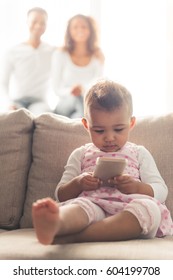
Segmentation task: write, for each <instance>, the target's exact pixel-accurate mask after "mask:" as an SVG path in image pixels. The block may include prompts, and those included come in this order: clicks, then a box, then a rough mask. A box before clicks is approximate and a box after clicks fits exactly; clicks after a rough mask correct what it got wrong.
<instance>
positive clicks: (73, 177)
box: [55, 147, 100, 201]
mask: <svg viewBox="0 0 173 280" xmlns="http://www.w3.org/2000/svg"><path fill="white" fill-rule="evenodd" d="M82 157H83V147H80V148H78V149H76V150H74V151H73V152H72V154H71V155H70V157H69V159H68V162H67V165H66V166H65V171H64V173H63V176H62V178H61V180H60V182H59V184H58V186H57V188H56V190H55V197H56V199H57V200H58V201H66V200H68V199H72V198H75V197H77V196H78V195H79V194H80V193H81V192H82V191H84V190H85V191H89V190H95V189H97V188H98V187H99V186H100V180H99V179H98V178H94V177H93V175H92V173H82V174H81V159H82Z"/></svg>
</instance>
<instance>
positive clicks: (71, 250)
mask: <svg viewBox="0 0 173 280" xmlns="http://www.w3.org/2000/svg"><path fill="white" fill-rule="evenodd" d="M11 244H13V245H11ZM0 248H1V250H0V260H109V261H110V260H173V237H172V236H166V237H164V238H153V239H136V240H128V241H118V242H86V243H74V244H54V245H46V246H45V245H42V244H40V243H39V242H38V240H37V239H36V236H35V232H34V229H18V230H13V231H8V232H5V233H1V234H0ZM24 248H25V249H24ZM111 278H112V279H113V277H110V279H111ZM120 278H121V277H120ZM120 278H119V277H118V278H116V277H115V279H120ZM144 278H145V277H144ZM19 279H20V278H19ZM57 279H58V278H57ZM59 279H61V277H60V278H59ZM62 279H63V277H62ZM87 279H89V278H87ZM124 279H126V277H125V278H124ZM127 279H128V278H127ZM134 279H135V277H134ZM136 279H138V277H137V278H136ZM139 279H142V277H141V278H139ZM148 279H150V278H148ZM152 279H153V278H152ZM159 279H160V278H159Z"/></svg>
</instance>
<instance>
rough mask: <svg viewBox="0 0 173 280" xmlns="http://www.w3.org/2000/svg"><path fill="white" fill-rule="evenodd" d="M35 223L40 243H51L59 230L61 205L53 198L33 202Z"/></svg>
mask: <svg viewBox="0 0 173 280" xmlns="http://www.w3.org/2000/svg"><path fill="white" fill-rule="evenodd" d="M32 217H33V225H34V228H35V231H36V235H37V238H38V240H39V241H40V243H42V244H44V245H48V244H51V243H52V242H53V240H54V237H55V235H56V234H57V232H58V224H59V223H58V222H59V207H58V204H57V203H56V202H55V201H54V200H53V199H51V198H44V199H41V200H38V201H36V202H35V203H33V206H32Z"/></svg>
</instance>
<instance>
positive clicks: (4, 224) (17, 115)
mask: <svg viewBox="0 0 173 280" xmlns="http://www.w3.org/2000/svg"><path fill="white" fill-rule="evenodd" d="M33 118H34V117H33V115H32V114H30V113H29V111H27V110H25V109H20V110H17V111H10V112H8V113H3V114H0V163H1V168H0V198H1V203H0V228H4V229H13V228H16V227H18V225H19V220H20V218H21V215H22V211H23V204H24V200H25V191H26V185H27V176H28V171H29V168H30V164H31V144H32V141H31V139H32V131H33Z"/></svg>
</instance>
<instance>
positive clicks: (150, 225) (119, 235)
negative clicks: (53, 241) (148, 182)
mask: <svg viewBox="0 0 173 280" xmlns="http://www.w3.org/2000/svg"><path fill="white" fill-rule="evenodd" d="M160 221H161V214H160V210H159V207H158V206H157V204H156V203H155V202H153V201H152V200H150V199H134V200H133V201H132V202H131V203H129V204H128V205H127V206H126V208H125V209H124V211H122V212H120V213H118V214H116V215H113V216H110V217H107V218H105V219H103V220H101V221H98V222H96V223H94V224H91V225H89V226H88V227H87V228H86V229H84V230H83V231H81V232H79V233H76V234H73V235H69V236H67V237H64V238H60V239H59V240H58V242H59V243H73V242H92V241H122V240H128V239H136V238H154V237H155V236H156V233H157V230H158V227H159V225H160Z"/></svg>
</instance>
